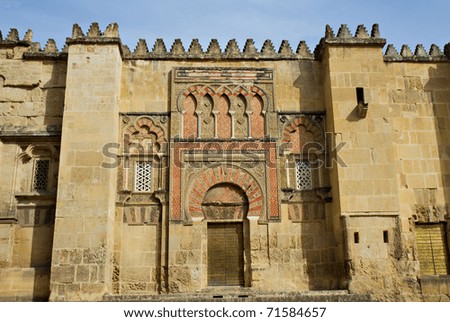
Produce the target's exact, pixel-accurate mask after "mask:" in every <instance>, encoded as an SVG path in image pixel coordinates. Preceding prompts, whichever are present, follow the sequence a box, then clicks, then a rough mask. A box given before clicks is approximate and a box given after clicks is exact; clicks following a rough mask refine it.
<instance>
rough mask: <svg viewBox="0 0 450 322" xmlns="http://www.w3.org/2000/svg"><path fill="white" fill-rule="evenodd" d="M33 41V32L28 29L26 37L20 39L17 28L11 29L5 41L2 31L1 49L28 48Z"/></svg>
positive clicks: (0, 38) (0, 34)
mask: <svg viewBox="0 0 450 322" xmlns="http://www.w3.org/2000/svg"><path fill="white" fill-rule="evenodd" d="M32 41H33V31H32V30H31V29H28V30H27V32H26V33H25V35H24V37H23V38H22V39H20V35H19V31H18V30H17V29H16V28H11V29H10V31H9V33H8V35H7V36H6V38H4V39H3V34H2V32H1V31H0V47H16V46H23V47H28V46H30V45H31V43H32Z"/></svg>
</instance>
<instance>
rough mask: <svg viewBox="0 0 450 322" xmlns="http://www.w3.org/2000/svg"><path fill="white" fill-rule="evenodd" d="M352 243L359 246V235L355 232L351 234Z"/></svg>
mask: <svg viewBox="0 0 450 322" xmlns="http://www.w3.org/2000/svg"><path fill="white" fill-rule="evenodd" d="M353 241H354V242H355V244H359V233H358V232H355V233H354V234H353Z"/></svg>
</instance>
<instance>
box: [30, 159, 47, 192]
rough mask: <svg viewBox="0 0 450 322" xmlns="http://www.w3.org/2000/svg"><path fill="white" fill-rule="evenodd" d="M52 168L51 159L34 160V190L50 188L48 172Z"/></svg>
mask: <svg viewBox="0 0 450 322" xmlns="http://www.w3.org/2000/svg"><path fill="white" fill-rule="evenodd" d="M49 170H50V160H45V159H40V160H35V162H34V178H33V190H34V191H47V190H48V174H49Z"/></svg>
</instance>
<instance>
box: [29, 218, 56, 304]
mask: <svg viewBox="0 0 450 322" xmlns="http://www.w3.org/2000/svg"><path fill="white" fill-rule="evenodd" d="M44 213H45V215H44V216H45V217H46V218H45V221H46V222H44V223H43V224H41V225H37V226H34V227H30V229H33V233H32V240H31V245H32V246H31V263H30V266H31V268H34V274H35V275H34V284H33V301H48V298H49V296H50V267H51V259H52V249H53V233H54V217H55V215H54V214H55V211H54V209H47V210H46V211H45V212H44Z"/></svg>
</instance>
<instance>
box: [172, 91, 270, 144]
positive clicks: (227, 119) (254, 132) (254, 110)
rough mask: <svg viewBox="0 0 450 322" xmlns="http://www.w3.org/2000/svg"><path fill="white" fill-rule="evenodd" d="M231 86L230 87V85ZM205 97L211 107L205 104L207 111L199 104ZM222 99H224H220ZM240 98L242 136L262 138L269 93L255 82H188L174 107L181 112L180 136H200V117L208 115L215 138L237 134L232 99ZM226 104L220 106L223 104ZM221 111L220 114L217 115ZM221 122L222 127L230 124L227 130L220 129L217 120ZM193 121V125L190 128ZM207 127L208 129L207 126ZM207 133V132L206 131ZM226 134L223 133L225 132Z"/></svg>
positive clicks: (230, 136) (233, 100)
mask: <svg viewBox="0 0 450 322" xmlns="http://www.w3.org/2000/svg"><path fill="white" fill-rule="evenodd" d="M233 86H234V87H233ZM205 97H210V98H211V100H212V106H209V105H208V108H210V111H209V113H208V114H206V113H205V111H204V109H205V106H202V104H204V102H206V101H205V99H204V98H205ZM224 98H226V100H224ZM241 98H243V100H244V102H245V109H246V110H245V112H244V114H245V116H246V119H247V120H246V122H247V126H246V135H245V136H244V137H253V138H262V137H264V135H265V128H266V126H265V115H266V113H267V111H268V110H269V109H270V99H269V96H268V95H267V94H266V93H265V92H264V90H263V89H261V88H260V87H258V86H256V85H231V84H230V85H223V84H209V85H204V84H196V85H190V86H188V87H187V88H186V89H185V90H183V91H182V92H181V93H180V94H179V95H178V99H177V109H178V111H179V112H180V113H181V114H182V117H181V118H180V120H181V124H180V126H181V129H182V131H181V137H182V138H197V137H199V138H200V137H202V138H203V137H204V133H202V132H203V131H202V126H204V124H203V123H202V118H209V117H210V115H209V114H211V115H214V131H213V132H214V135H213V136H214V137H215V138H233V137H237V136H238V135H237V134H236V133H235V130H234V124H233V123H234V122H235V121H236V120H235V119H234V115H235V104H234V103H235V101H236V100H239V99H241ZM224 104H227V105H228V106H226V107H224V106H223V105H224ZM221 114H224V115H221ZM219 119H220V121H223V122H224V123H222V122H221V123H220V126H221V127H223V126H224V124H226V126H227V125H228V123H230V126H231V129H230V131H222V132H221V131H220V130H219V126H218V123H219V122H218V121H219ZM193 123H197V126H196V127H195V126H194V127H193ZM208 129H209V128H208ZM207 132H210V131H207ZM228 132H229V134H225V133H228Z"/></svg>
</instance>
